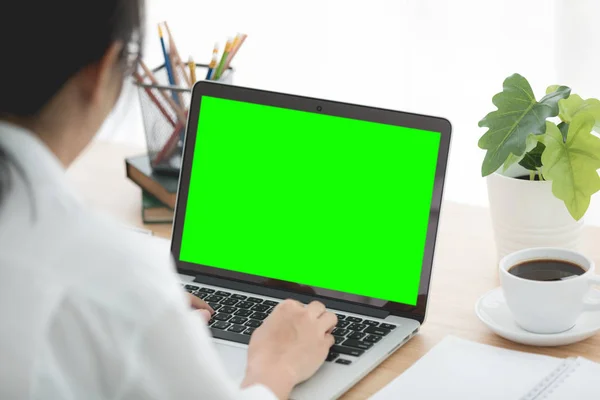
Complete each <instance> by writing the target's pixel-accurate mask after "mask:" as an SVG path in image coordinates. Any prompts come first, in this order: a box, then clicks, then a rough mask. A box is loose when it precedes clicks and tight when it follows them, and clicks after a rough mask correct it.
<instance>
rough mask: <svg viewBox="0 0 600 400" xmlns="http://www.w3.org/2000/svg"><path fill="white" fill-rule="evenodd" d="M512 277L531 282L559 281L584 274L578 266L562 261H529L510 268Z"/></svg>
mask: <svg viewBox="0 0 600 400" xmlns="http://www.w3.org/2000/svg"><path fill="white" fill-rule="evenodd" d="M508 272H509V273H511V274H512V275H514V276H518V277H519V278H523V279H529V280H532V281H561V280H563V279H568V278H572V277H574V276H578V275H581V274H583V273H585V270H584V269H583V268H581V267H580V266H579V265H577V264H574V263H572V262H569V261H564V260H552V259H546V260H544V259H542V260H530V261H524V262H522V263H521V264H517V265H515V266H513V267H510V268H509V270H508Z"/></svg>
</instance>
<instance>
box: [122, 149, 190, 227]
mask: <svg viewBox="0 0 600 400" xmlns="http://www.w3.org/2000/svg"><path fill="white" fill-rule="evenodd" d="M125 170H126V172H127V178H129V179H130V180H131V181H133V182H134V183H135V184H136V185H138V186H139V187H140V188H141V189H142V220H143V221H144V223H171V222H173V214H174V212H173V210H174V208H175V198H176V197H177V184H178V180H179V178H178V177H177V176H175V175H166V174H157V173H155V172H153V171H152V167H151V166H150V159H149V157H148V155H147V154H144V155H140V156H135V157H129V158H126V159H125Z"/></svg>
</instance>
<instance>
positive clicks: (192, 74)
mask: <svg viewBox="0 0 600 400" xmlns="http://www.w3.org/2000/svg"><path fill="white" fill-rule="evenodd" d="M188 67H190V77H191V78H192V85H193V84H194V83H196V64H195V63H194V59H193V58H192V56H190V59H189V61H188Z"/></svg>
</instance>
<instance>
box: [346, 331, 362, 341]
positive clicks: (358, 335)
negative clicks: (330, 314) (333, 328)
mask: <svg viewBox="0 0 600 400" xmlns="http://www.w3.org/2000/svg"><path fill="white" fill-rule="evenodd" d="M365 336H367V334H366V333H363V332H352V333H351V334H349V335H348V336H347V337H348V339H356V340H360V339H362V338H364V337H365Z"/></svg>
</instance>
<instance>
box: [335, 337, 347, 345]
mask: <svg viewBox="0 0 600 400" xmlns="http://www.w3.org/2000/svg"><path fill="white" fill-rule="evenodd" d="M333 339H334V340H335V344H342V342H343V341H344V340H345V339H346V338H345V337H343V336H334V337H333Z"/></svg>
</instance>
